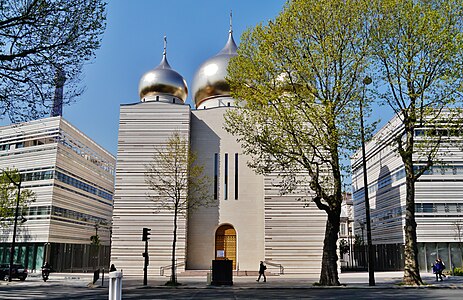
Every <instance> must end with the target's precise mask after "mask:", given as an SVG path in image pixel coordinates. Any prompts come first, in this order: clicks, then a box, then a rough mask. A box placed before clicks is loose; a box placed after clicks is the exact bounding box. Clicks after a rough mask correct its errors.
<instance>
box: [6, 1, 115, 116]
mask: <svg viewBox="0 0 463 300" xmlns="http://www.w3.org/2000/svg"><path fill="white" fill-rule="evenodd" d="M105 10H106V3H105V1H104V0H28V1H25V0H21V1H19V0H1V1H0V15H1V17H0V78H1V81H0V110H1V112H0V116H1V117H3V116H8V117H9V118H10V120H11V121H14V122H16V121H23V120H30V119H37V118H39V117H41V116H44V115H45V114H48V113H49V111H50V107H51V106H52V101H53V98H54V92H55V86H56V85H57V84H58V82H60V81H61V82H62V81H63V79H64V80H65V82H66V88H65V89H64V93H65V94H64V100H65V102H66V103H68V102H70V101H71V100H72V99H73V98H74V97H77V96H79V95H80V94H81V93H82V92H83V88H82V87H80V86H79V81H80V74H81V71H82V66H83V64H84V63H85V62H88V61H90V60H92V59H93V58H94V57H95V51H96V50H97V49H98V48H99V47H100V43H101V36H102V34H103V32H104V30H105V28H106V11H105ZM61 71H62V72H63V73H64V75H65V78H63V77H60V76H56V75H57V74H58V73H60V72H61Z"/></svg>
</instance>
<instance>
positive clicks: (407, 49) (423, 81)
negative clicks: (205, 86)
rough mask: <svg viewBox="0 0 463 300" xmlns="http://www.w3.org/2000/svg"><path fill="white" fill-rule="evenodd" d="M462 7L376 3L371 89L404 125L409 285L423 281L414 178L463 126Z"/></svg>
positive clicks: (452, 2) (435, 2)
mask: <svg viewBox="0 0 463 300" xmlns="http://www.w3.org/2000/svg"><path fill="white" fill-rule="evenodd" d="M462 7H463V1H461V0H431V1H429V0H422V1H416V0H384V1H378V2H377V3H376V5H375V6H374V7H373V10H372V16H374V20H373V22H372V24H373V26H372V30H371V32H372V34H371V41H372V48H371V49H372V50H371V59H372V61H373V62H374V67H373V68H372V70H373V71H374V75H373V76H374V77H375V80H374V81H376V83H377V84H376V85H377V88H376V89H375V90H374V91H373V93H374V95H375V96H376V97H377V98H378V99H379V101H382V103H383V104H387V105H388V106H390V107H391V108H392V109H393V111H394V112H395V113H396V114H397V116H398V117H399V119H400V121H401V124H402V127H403V130H402V131H400V134H398V135H395V139H394V142H395V146H396V149H397V153H398V154H399V155H400V157H401V158H402V161H403V163H404V166H405V173H406V205H405V207H406V209H405V212H404V213H405V227H404V231H405V268H404V283H406V284H423V282H422V280H421V276H420V273H419V266H418V247H417V237H416V226H417V224H416V221H415V182H416V181H417V180H418V179H419V178H420V176H421V175H423V173H424V172H425V171H427V170H428V169H429V168H430V167H431V166H432V165H433V164H435V163H438V162H439V161H440V159H441V157H439V153H445V152H441V151H440V150H442V149H443V148H444V147H448V146H449V143H451V142H452V143H453V142H455V141H456V140H455V139H454V138H455V136H457V135H459V134H460V132H461V129H462V128H461V123H462V122H461V117H462V115H461V107H462V105H461V104H462V102H461V100H462V98H461V96H462V92H463V76H462V75H463V10H462ZM416 129H420V131H421V134H419V135H417V131H416ZM444 132H445V134H444Z"/></svg>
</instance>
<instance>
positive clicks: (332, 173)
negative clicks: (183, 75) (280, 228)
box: [226, 0, 368, 285]
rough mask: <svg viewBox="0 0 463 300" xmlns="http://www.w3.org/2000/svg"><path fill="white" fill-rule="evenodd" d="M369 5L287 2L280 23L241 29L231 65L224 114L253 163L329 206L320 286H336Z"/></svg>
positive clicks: (323, 207)
mask: <svg viewBox="0 0 463 300" xmlns="http://www.w3.org/2000/svg"><path fill="white" fill-rule="evenodd" d="M366 8H367V2H366V1H348V0H347V1H342V0H328V1H316V0H294V1H290V2H288V3H287V5H286V6H285V8H284V10H283V11H282V12H281V13H280V15H279V16H278V17H277V18H276V19H275V20H274V21H270V22H269V23H268V24H265V25H263V24H260V25H257V26H256V27H255V28H252V29H250V30H248V31H247V32H245V33H244V34H243V36H242V37H241V44H240V47H239V49H238V56H237V57H235V58H232V59H231V61H230V64H229V67H228V71H229V77H228V80H229V83H230V86H231V91H232V96H233V97H234V98H235V99H237V108H236V109H234V110H230V111H229V112H228V113H227V115H226V129H227V131H229V132H230V133H232V134H233V135H236V136H237V138H238V140H239V141H240V142H241V143H242V147H243V150H244V152H245V153H246V154H248V155H250V156H251V161H250V162H249V165H250V166H251V167H252V168H254V169H255V170H256V171H257V172H259V173H263V174H266V173H269V172H280V174H281V175H282V176H283V178H285V179H286V180H284V184H283V186H282V190H283V191H284V192H289V191H292V190H295V189H296V188H298V187H300V186H302V183H303V182H304V181H305V182H306V183H307V184H308V186H310V190H311V191H310V193H309V194H307V196H306V199H309V200H311V201H313V202H314V203H315V204H316V205H317V207H318V208H319V209H321V210H323V211H325V212H326V213H327V223H326V231H325V241H324V249H323V258H322V270H321V274H320V284H322V285H339V280H338V273H337V258H338V257H337V254H336V250H337V248H338V247H337V244H336V243H337V239H338V232H339V221H340V219H339V217H340V212H341V202H342V173H343V167H344V166H345V165H344V164H346V163H347V160H343V158H347V157H348V156H349V154H350V153H351V151H352V150H353V149H355V148H357V147H358V146H359V141H360V139H359V138H358V137H359V136H358V135H359V124H358V122H357V119H358V104H359V100H360V95H361V91H362V80H363V78H364V76H365V71H366V69H367V66H368V64H367V60H366V55H367V50H368V39H367V38H366V36H367V34H368V28H367V26H366V24H365V18H366V14H365V13H366V11H367V10H366ZM365 104H367V103H365ZM304 174H308V175H309V176H304Z"/></svg>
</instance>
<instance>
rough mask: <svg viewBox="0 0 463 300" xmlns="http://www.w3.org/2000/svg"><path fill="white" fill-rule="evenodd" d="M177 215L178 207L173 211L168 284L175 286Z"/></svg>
mask: <svg viewBox="0 0 463 300" xmlns="http://www.w3.org/2000/svg"><path fill="white" fill-rule="evenodd" d="M177 214H178V207H175V209H174V238H173V241H172V269H171V274H170V282H171V283H172V284H177V274H175V272H176V271H175V269H176V266H175V247H176V246H177V245H176V244H177Z"/></svg>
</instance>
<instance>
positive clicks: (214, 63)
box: [192, 30, 237, 108]
mask: <svg viewBox="0 0 463 300" xmlns="http://www.w3.org/2000/svg"><path fill="white" fill-rule="evenodd" d="M236 49H237V47H236V44H235V41H234V40H233V32H232V30H230V31H229V34H228V41H227V43H226V44H225V47H223V49H222V50H221V51H220V52H219V53H217V54H216V55H215V56H213V57H211V58H209V59H208V60H206V61H205V62H204V63H203V64H202V65H201V66H200V67H199V69H198V71H196V73H195V76H194V79H193V87H192V91H193V99H194V101H195V104H196V108H198V107H199V105H200V104H201V102H203V101H205V100H207V99H209V98H211V97H216V96H229V95H230V86H229V84H228V83H227V81H226V80H225V78H226V77H227V67H228V62H229V61H230V58H231V57H233V56H236V55H237V53H236Z"/></svg>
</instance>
